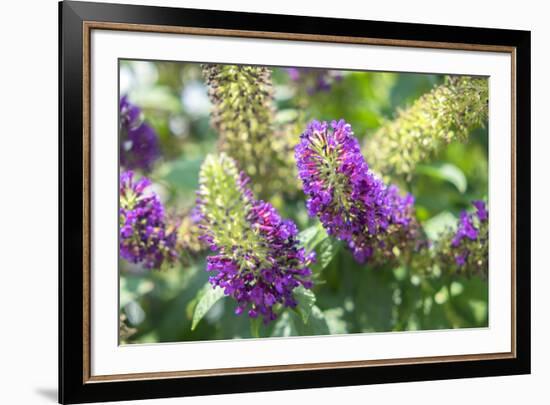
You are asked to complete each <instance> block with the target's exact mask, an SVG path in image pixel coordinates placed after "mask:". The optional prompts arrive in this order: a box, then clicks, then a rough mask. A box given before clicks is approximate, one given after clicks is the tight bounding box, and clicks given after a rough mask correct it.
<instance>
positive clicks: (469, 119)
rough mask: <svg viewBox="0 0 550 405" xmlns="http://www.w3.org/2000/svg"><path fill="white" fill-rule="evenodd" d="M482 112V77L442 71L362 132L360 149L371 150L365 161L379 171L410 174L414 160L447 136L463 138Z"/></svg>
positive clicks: (485, 101) (485, 92) (485, 107)
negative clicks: (435, 81)
mask: <svg viewBox="0 0 550 405" xmlns="http://www.w3.org/2000/svg"><path fill="white" fill-rule="evenodd" d="M488 114H489V86H488V80H487V79H485V78H472V77H466V76H463V77H461V76H448V77H447V78H446V80H445V83H444V84H442V85H440V86H437V87H435V88H434V89H433V90H432V91H430V92H428V93H426V94H424V95H423V96H422V97H420V98H419V99H418V100H416V101H415V102H414V103H413V104H412V105H411V106H410V107H408V108H406V109H404V110H400V111H398V113H397V116H396V117H395V119H394V120H392V121H388V122H386V123H385V124H384V125H382V127H381V128H380V129H379V130H378V131H376V132H375V133H374V135H373V136H372V137H369V138H367V142H366V146H365V147H366V150H373V151H376V153H375V154H373V155H372V156H370V157H369V163H370V164H371V166H372V168H373V169H374V170H376V171H377V172H378V173H382V174H384V175H391V174H397V175H406V176H410V175H411V173H412V172H413V171H414V169H415V167H416V165H417V164H418V163H421V162H425V161H426V160H428V158H430V157H431V156H432V155H433V154H434V153H436V152H437V151H438V150H439V149H440V148H442V147H443V146H445V145H447V144H448V143H449V142H452V141H455V140H458V141H466V140H467V139H468V136H469V134H470V133H471V131H472V130H474V129H476V128H478V127H482V126H483V125H485V123H486V121H487V118H488Z"/></svg>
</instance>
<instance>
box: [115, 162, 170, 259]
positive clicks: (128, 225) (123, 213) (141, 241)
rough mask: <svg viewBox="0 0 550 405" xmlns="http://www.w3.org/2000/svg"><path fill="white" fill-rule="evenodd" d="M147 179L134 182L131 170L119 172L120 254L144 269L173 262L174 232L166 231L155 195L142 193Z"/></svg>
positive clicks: (148, 183) (148, 184) (162, 211)
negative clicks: (141, 265)
mask: <svg viewBox="0 0 550 405" xmlns="http://www.w3.org/2000/svg"><path fill="white" fill-rule="evenodd" d="M150 185H151V181H150V180H149V179H147V178H145V177H142V178H141V179H139V180H137V181H135V180H134V173H133V172H132V171H127V172H123V173H122V174H121V175H120V210H119V214H120V224H119V226H120V256H121V257H122V258H124V259H125V260H127V261H129V262H131V263H140V264H143V266H144V267H146V268H148V269H153V268H155V269H158V268H160V267H161V265H162V264H163V263H164V262H165V261H168V262H171V261H174V260H175V259H176V257H177V253H176V251H175V246H176V239H177V233H176V232H175V230H174V231H169V230H168V226H167V224H166V222H165V215H164V207H163V206H162V203H161V201H160V198H159V196H158V195H157V194H156V193H154V192H149V193H148V192H146V189H147V188H148V187H149V186H150Z"/></svg>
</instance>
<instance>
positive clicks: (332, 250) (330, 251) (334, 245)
mask: <svg viewBox="0 0 550 405" xmlns="http://www.w3.org/2000/svg"><path fill="white" fill-rule="evenodd" d="M341 246H342V243H340V241H338V240H336V239H332V238H331V237H328V235H327V238H326V239H324V240H323V241H321V243H319V244H318V245H317V248H316V249H315V251H316V253H317V262H316V263H315V264H314V265H313V266H312V268H313V271H314V272H317V273H318V272H320V271H321V270H323V269H324V268H325V267H327V266H328V265H329V263H330V262H331V261H332V259H333V258H334V256H336V254H337V253H338V251H339V250H340V247H341Z"/></svg>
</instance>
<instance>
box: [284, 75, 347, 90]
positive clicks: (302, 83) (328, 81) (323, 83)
mask: <svg viewBox="0 0 550 405" xmlns="http://www.w3.org/2000/svg"><path fill="white" fill-rule="evenodd" d="M286 71H287V73H288V76H289V77H290V79H291V80H292V81H293V82H294V83H295V84H296V85H297V86H299V87H301V88H303V89H305V91H306V93H307V94H308V95H310V96H311V95H314V94H315V93H318V92H323V91H329V90H330V89H331V88H332V85H333V84H334V83H335V82H338V81H340V80H342V73H340V72H338V71H336V70H329V69H313V68H287V69H286Z"/></svg>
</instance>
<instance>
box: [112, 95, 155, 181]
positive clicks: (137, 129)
mask: <svg viewBox="0 0 550 405" xmlns="http://www.w3.org/2000/svg"><path fill="white" fill-rule="evenodd" d="M119 108H120V164H121V165H122V166H124V167H125V168H127V169H132V170H133V169H140V170H143V171H146V172H148V171H150V170H151V169H152V167H153V163H154V162H155V161H156V160H157V159H158V158H159V156H160V149H159V140H158V136H157V133H156V132H155V130H154V129H153V128H152V127H151V126H150V125H149V124H147V123H146V122H144V121H143V120H142V119H141V115H142V114H141V109H140V108H139V107H137V106H136V105H134V104H132V103H130V102H129V101H128V97H126V96H123V97H121V99H120V104H119Z"/></svg>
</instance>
